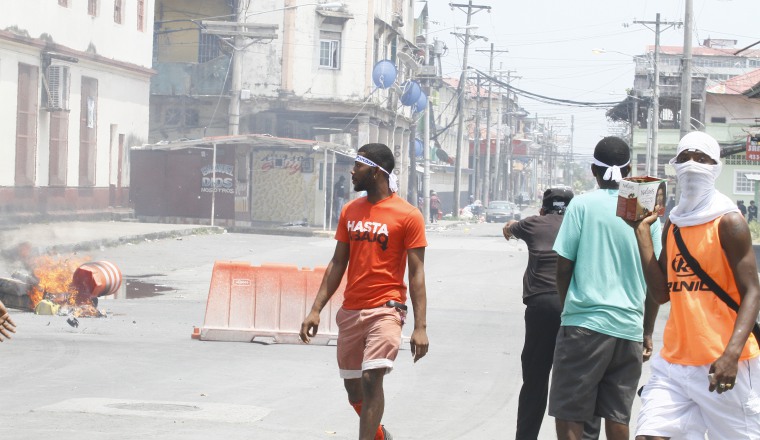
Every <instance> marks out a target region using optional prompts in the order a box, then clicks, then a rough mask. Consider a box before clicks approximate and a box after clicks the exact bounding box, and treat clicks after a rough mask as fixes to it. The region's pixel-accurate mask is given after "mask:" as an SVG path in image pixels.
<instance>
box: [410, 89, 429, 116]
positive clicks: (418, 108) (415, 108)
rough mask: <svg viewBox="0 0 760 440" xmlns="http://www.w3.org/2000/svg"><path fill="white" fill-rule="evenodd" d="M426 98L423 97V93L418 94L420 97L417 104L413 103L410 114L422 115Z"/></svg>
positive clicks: (425, 105) (426, 101) (425, 96)
mask: <svg viewBox="0 0 760 440" xmlns="http://www.w3.org/2000/svg"><path fill="white" fill-rule="evenodd" d="M427 103H428V98H427V95H425V92H420V97H419V99H417V102H416V103H414V105H413V106H412V112H413V113H414V112H419V113H422V112H423V111H425V107H427Z"/></svg>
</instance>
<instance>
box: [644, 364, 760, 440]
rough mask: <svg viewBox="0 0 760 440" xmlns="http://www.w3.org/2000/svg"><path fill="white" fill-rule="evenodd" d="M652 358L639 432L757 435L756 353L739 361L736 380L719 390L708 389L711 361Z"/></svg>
mask: <svg viewBox="0 0 760 440" xmlns="http://www.w3.org/2000/svg"><path fill="white" fill-rule="evenodd" d="M651 362H652V363H651V371H652V376H651V377H650V379H649V382H647V384H646V385H644V390H643V392H642V393H641V411H640V413H639V417H638V423H637V426H636V435H637V436H639V435H647V436H657V437H671V438H673V439H687V440H692V439H699V440H704V438H705V433H707V434H708V438H710V439H752V440H760V357H755V358H753V359H750V360H746V361H739V371H738V372H737V375H736V384H735V386H734V388H733V389H732V390H731V391H727V392H725V393H723V394H718V393H717V392H712V393H711V392H710V391H709V390H708V387H709V385H710V382H709V379H708V378H707V373H708V371H709V370H710V365H701V366H697V367H692V366H686V365H678V364H671V363H669V362H668V361H666V360H665V359H663V358H661V357H660V356H659V355H655V356H653V357H652V361H651Z"/></svg>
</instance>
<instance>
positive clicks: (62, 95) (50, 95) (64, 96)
mask: <svg viewBox="0 0 760 440" xmlns="http://www.w3.org/2000/svg"><path fill="white" fill-rule="evenodd" d="M69 78H70V77H69V67H68V66H61V65H50V66H48V68H47V72H45V85H46V91H47V109H48V110H49V111H55V110H69V84H70V81H69Z"/></svg>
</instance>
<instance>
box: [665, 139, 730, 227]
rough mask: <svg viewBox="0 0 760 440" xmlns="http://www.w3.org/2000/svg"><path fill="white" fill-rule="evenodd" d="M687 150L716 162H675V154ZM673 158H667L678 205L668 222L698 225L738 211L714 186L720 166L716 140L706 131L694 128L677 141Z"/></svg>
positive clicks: (680, 224)
mask: <svg viewBox="0 0 760 440" xmlns="http://www.w3.org/2000/svg"><path fill="white" fill-rule="evenodd" d="M686 150H697V151H701V152H702V153H705V154H706V155H708V156H710V158H711V159H713V160H714V161H715V162H717V164H715V165H711V164H703V163H698V162H694V161H693V160H690V161H688V162H684V163H676V157H678V155H679V154H681V152H683V151H686ZM676 157H674V158H673V159H671V160H670V164H671V165H673V167H674V168H675V169H676V178H677V181H678V186H679V188H680V190H681V198H680V199H679V200H678V205H676V207H675V208H673V210H672V211H670V221H671V222H673V224H675V225H677V226H679V227H683V226H695V225H701V224H703V223H707V222H709V221H710V220H713V219H716V218H718V217H720V216H721V215H724V214H727V213H729V212H738V211H739V208H737V207H736V204H734V202H732V201H731V199H729V198H728V197H727V196H726V195H724V194H721V193H720V192H719V191H718V190H717V189H715V179H717V178H718V176H719V175H720V172H721V169H722V168H723V163H722V162H721V161H720V145H718V141H716V140H715V139H714V138H713V137H712V136H710V135H709V134H707V133H703V132H701V131H693V132H691V133H689V134H687V135H686V136H684V137H683V138H682V139H681V141H680V142H679V143H678V148H677V149H676Z"/></svg>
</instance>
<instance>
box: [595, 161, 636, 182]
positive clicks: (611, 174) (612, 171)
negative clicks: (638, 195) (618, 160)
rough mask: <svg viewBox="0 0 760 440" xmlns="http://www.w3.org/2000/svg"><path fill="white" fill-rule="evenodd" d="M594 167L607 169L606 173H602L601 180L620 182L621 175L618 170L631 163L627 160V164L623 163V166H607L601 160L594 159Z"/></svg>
mask: <svg viewBox="0 0 760 440" xmlns="http://www.w3.org/2000/svg"><path fill="white" fill-rule="evenodd" d="M593 163H594V165H596V166H598V167H605V168H607V171H605V172H604V176H603V177H602V179H604V180H613V181H615V182H620V181H621V180H623V174H622V173H621V172H620V168H623V167H625V166H626V165H628V164H629V163H631V160H630V159H628V162H626V163H624V164H623V165H607V164H606V163H604V162H602V161H601V160H599V159H597V158H594V162H593Z"/></svg>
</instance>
